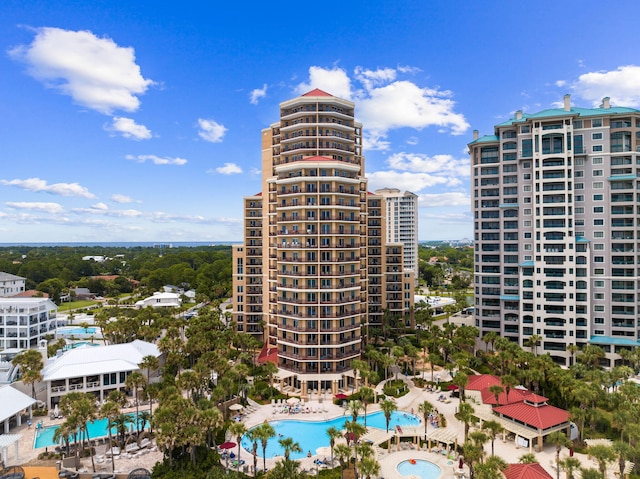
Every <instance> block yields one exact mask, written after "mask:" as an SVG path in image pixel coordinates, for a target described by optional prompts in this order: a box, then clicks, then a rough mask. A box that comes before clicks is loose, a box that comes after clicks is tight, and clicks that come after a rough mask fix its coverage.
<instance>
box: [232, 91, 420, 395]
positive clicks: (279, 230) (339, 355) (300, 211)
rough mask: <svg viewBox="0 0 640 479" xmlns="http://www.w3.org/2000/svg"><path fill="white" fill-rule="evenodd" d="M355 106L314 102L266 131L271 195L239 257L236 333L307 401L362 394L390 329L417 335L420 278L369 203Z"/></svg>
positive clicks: (315, 94)
mask: <svg viewBox="0 0 640 479" xmlns="http://www.w3.org/2000/svg"><path fill="white" fill-rule="evenodd" d="M354 106H355V105H354V103H353V102H351V101H348V100H343V99H340V98H337V97H334V96H332V95H330V94H328V93H326V92H323V91H321V90H317V89H316V90H313V91H311V92H309V93H307V94H305V95H302V96H300V97H298V98H294V99H292V100H289V101H285V102H283V103H281V104H280V120H279V121H278V122H276V123H274V124H272V125H271V126H270V127H269V128H266V129H265V130H263V131H262V191H261V192H260V193H258V194H257V195H255V196H250V197H246V198H245V200H244V201H245V242H244V244H243V245H239V246H236V247H235V248H234V259H233V262H234V273H233V289H234V296H233V302H234V309H233V318H234V321H236V323H237V325H238V330H239V331H242V332H245V333H247V334H252V335H255V336H256V337H257V338H259V339H261V340H262V341H264V348H263V354H262V358H263V359H268V360H273V361H274V362H277V365H278V367H279V368H280V373H279V374H278V377H279V378H280V379H281V380H282V381H283V384H286V385H287V386H288V387H291V388H292V389H293V390H299V391H300V393H301V394H302V395H303V396H305V395H306V394H307V392H308V391H310V390H317V391H322V390H328V391H330V392H333V393H336V392H337V391H338V390H340V389H345V390H346V389H348V388H352V387H357V385H355V384H354V379H353V378H354V373H353V367H352V363H353V361H354V360H357V359H361V354H362V350H363V344H364V343H365V342H366V341H367V338H368V337H369V336H370V335H373V334H375V333H376V331H379V330H381V329H382V328H383V321H386V322H387V323H393V322H397V321H398V320H400V321H404V322H406V324H408V325H411V324H412V323H411V322H412V317H411V311H412V306H413V273H412V272H407V273H405V272H404V269H403V245H402V244H401V243H388V242H387V241H386V240H385V229H386V225H385V218H386V211H385V209H386V205H385V202H384V200H383V198H382V197H380V196H378V195H374V194H371V193H369V192H368V191H367V179H366V178H365V176H364V157H363V155H362V125H361V124H360V123H358V122H357V121H355V119H354Z"/></svg>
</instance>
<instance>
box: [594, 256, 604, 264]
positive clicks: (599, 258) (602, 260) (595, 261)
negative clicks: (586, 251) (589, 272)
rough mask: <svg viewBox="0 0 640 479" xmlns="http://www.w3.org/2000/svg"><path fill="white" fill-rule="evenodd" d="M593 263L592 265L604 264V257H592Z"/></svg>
mask: <svg viewBox="0 0 640 479" xmlns="http://www.w3.org/2000/svg"><path fill="white" fill-rule="evenodd" d="M593 262H594V263H604V256H594V257H593Z"/></svg>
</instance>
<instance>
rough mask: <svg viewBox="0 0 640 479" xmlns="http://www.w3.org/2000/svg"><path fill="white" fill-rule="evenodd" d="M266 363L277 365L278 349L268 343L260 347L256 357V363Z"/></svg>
mask: <svg viewBox="0 0 640 479" xmlns="http://www.w3.org/2000/svg"><path fill="white" fill-rule="evenodd" d="M267 361H268V362H270V363H273V364H275V365H276V366H277V365H278V347H277V346H272V345H270V344H269V343H264V346H262V350H261V351H260V354H259V355H258V362H259V363H261V364H264V363H266V362H267Z"/></svg>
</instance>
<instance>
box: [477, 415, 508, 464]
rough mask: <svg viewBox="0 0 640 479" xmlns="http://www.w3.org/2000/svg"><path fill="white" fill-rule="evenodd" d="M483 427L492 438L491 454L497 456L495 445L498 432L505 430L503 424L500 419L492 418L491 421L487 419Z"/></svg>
mask: <svg viewBox="0 0 640 479" xmlns="http://www.w3.org/2000/svg"><path fill="white" fill-rule="evenodd" d="M482 429H483V430H485V431H487V434H488V435H489V438H490V439H491V455H492V456H495V452H494V447H493V446H494V442H495V440H496V437H497V436H498V434H500V433H501V432H502V431H504V428H503V427H502V424H500V423H499V422H498V421H496V420H495V419H491V420H490V421H485V422H484V423H483V424H482Z"/></svg>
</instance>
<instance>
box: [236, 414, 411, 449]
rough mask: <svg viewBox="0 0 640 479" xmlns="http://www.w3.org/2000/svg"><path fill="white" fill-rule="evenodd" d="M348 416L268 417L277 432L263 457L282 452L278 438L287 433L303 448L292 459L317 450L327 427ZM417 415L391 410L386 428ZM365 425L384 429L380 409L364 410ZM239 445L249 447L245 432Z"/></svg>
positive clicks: (326, 443) (341, 422)
mask: <svg viewBox="0 0 640 479" xmlns="http://www.w3.org/2000/svg"><path fill="white" fill-rule="evenodd" d="M347 420H349V421H350V420H351V416H342V417H338V418H335V419H331V420H329V421H299V420H294V419H285V420H281V421H270V422H269V424H271V426H272V427H273V428H274V429H275V431H276V436H275V437H273V438H271V439H269V442H267V450H266V457H267V458H270V457H275V456H282V455H284V449H282V447H281V446H280V444H279V443H278V439H281V438H283V437H290V438H292V439H293V440H294V441H295V442H297V443H298V444H300V448H301V449H302V452H298V453H296V452H292V453H291V454H290V456H289V457H290V458H291V459H301V458H303V457H306V455H307V451H311V454H314V455H315V454H316V449H318V448H319V447H324V446H329V437H328V436H327V429H329V428H330V427H332V426H333V427H335V428H337V429H344V423H345V422H346V421H347ZM358 422H359V423H361V424H364V417H363V416H360V417H358ZM419 424H420V419H419V418H418V417H417V416H415V415H413V414H409V413H406V412H402V411H394V412H393V413H391V421H389V431H391V430H393V429H395V427H396V426H400V427H402V426H418V425H419ZM367 427H368V428H369V427H373V428H376V429H383V430H386V427H387V421H386V419H385V417H384V413H383V412H382V411H378V412H374V413H371V414H367ZM241 444H242V447H244V448H245V450H247V451H251V450H252V448H253V443H252V442H251V441H250V440H249V439H248V438H247V436H246V435H245V436H244V437H243V438H242V441H241ZM258 455H259V456H260V457H262V445H261V444H260V441H258Z"/></svg>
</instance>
